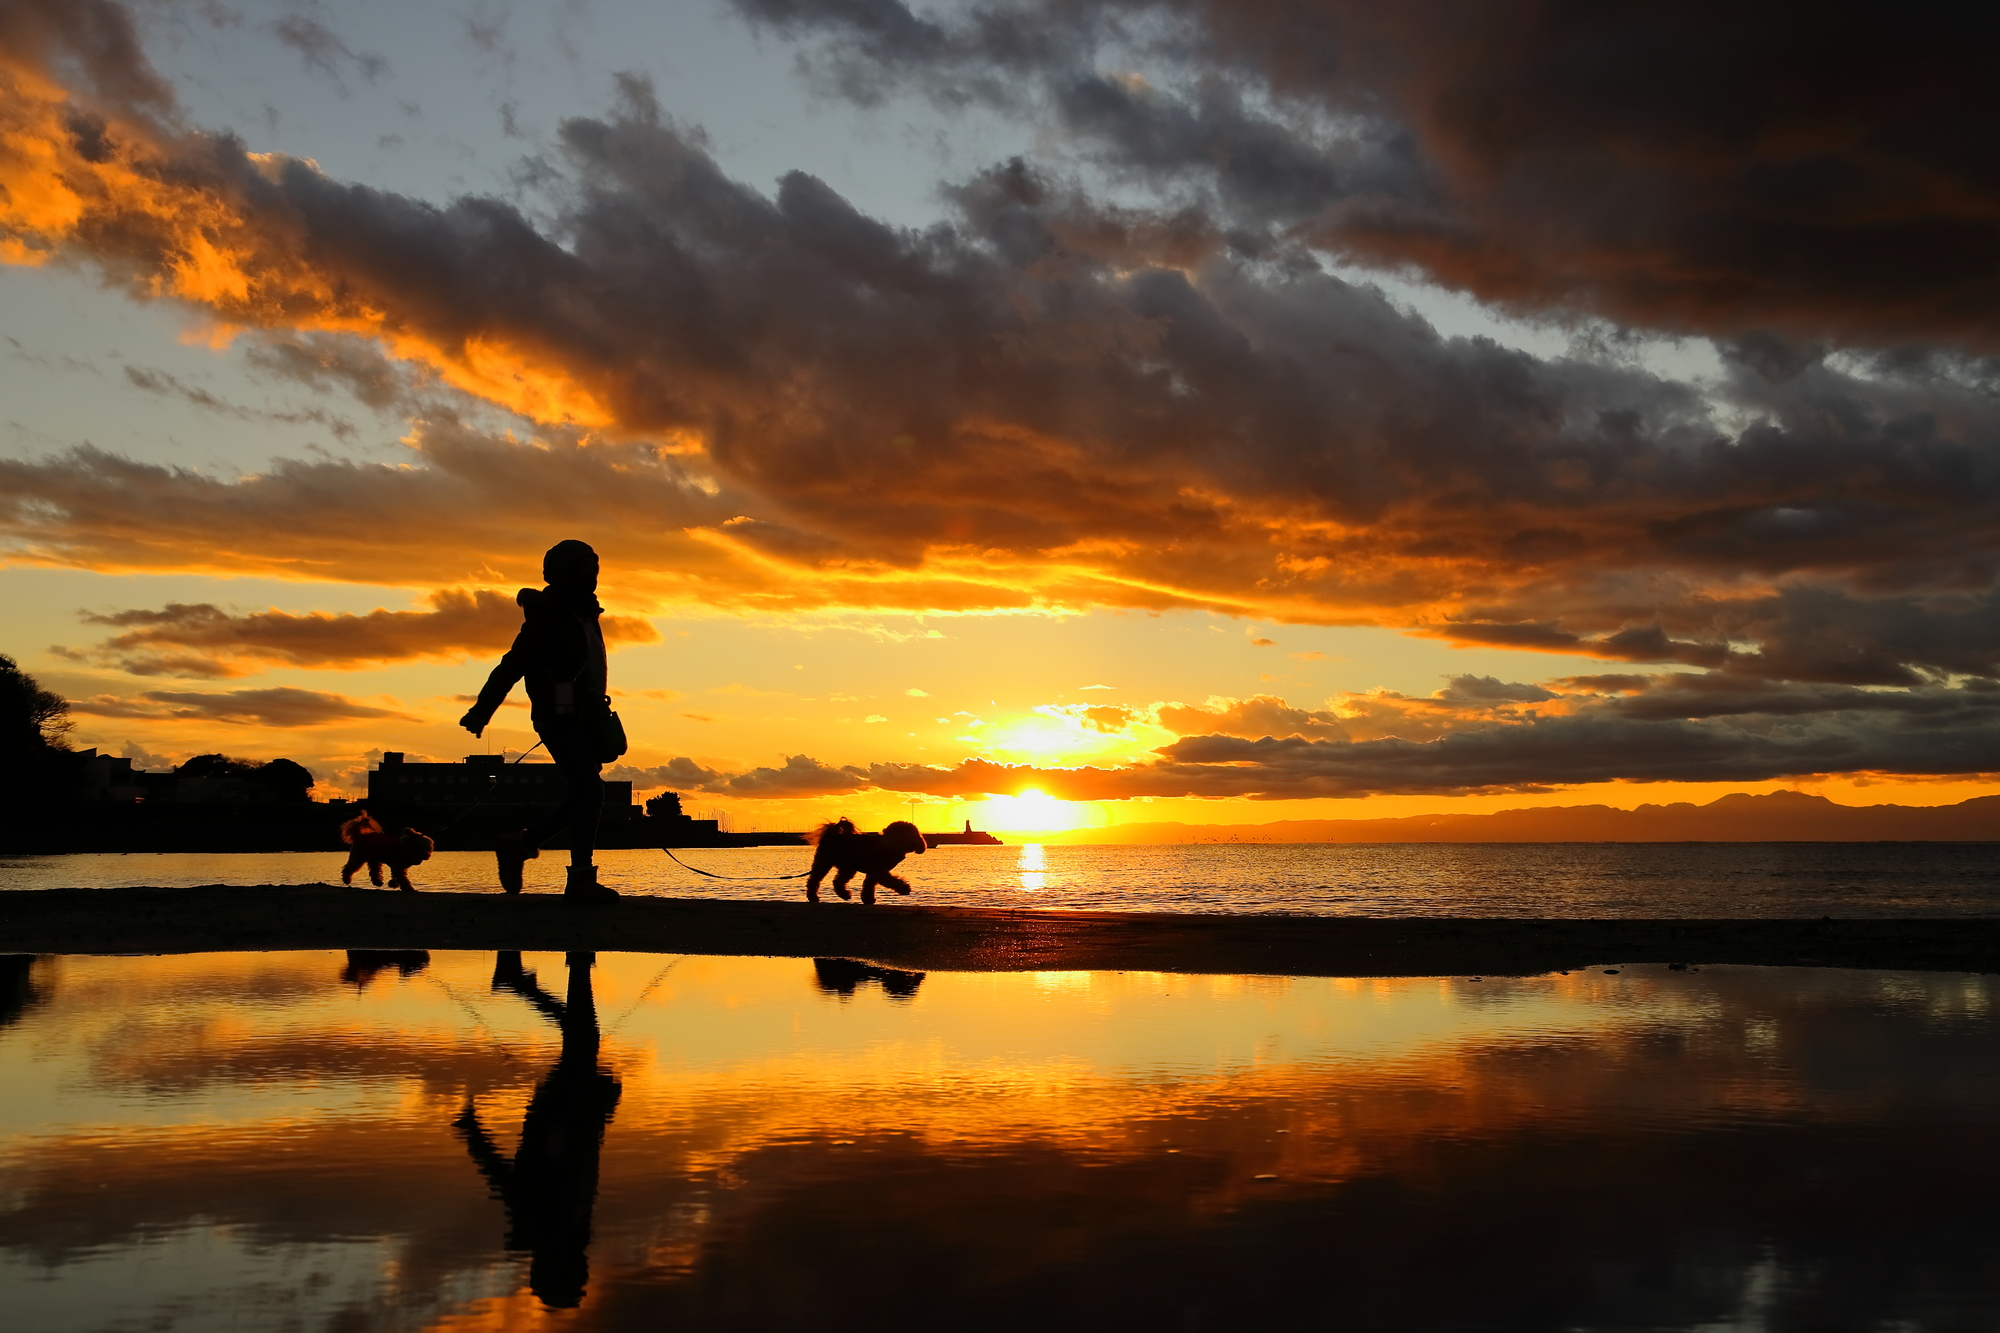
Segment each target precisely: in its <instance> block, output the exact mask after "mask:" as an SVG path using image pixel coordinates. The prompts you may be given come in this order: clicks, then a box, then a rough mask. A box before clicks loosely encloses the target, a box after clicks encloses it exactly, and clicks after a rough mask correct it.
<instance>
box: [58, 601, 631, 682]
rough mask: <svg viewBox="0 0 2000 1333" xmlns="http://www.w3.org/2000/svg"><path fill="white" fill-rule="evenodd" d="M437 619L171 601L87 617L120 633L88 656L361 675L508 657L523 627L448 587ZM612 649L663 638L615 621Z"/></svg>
mask: <svg viewBox="0 0 2000 1333" xmlns="http://www.w3.org/2000/svg"><path fill="white" fill-rule="evenodd" d="M430 603H431V609H430V610H428V611H370V612H369V613H367V614H366V615H353V614H347V613H342V614H337V615H336V614H327V613H319V614H311V615H294V614H291V613H289V612H285V611H276V610H272V611H260V612H253V613H250V614H233V613H231V612H228V611H225V610H223V609H222V608H220V607H217V606H213V605H210V604H209V603H206V602H202V603H196V604H193V605H188V604H183V603H179V602H170V603H168V604H167V605H166V606H165V607H162V608H160V609H158V610H129V611H113V612H108V613H101V612H84V613H83V614H82V618H83V620H84V621H85V622H86V623H87V624H92V625H104V626H109V627H111V628H113V629H116V630H118V631H120V632H119V633H116V634H113V635H111V636H110V637H109V638H107V639H105V640H104V641H102V642H101V643H99V644H97V645H96V646H95V647H94V648H93V649H92V650H91V651H90V652H89V653H88V654H80V653H74V652H67V651H66V652H65V654H64V655H65V656H70V657H72V658H78V657H88V658H94V659H96V660H102V661H110V662H113V663H115V664H116V665H117V667H118V668H119V669H120V670H121V671H126V672H129V673H131V674H132V675H136V676H161V675H175V676H207V677H218V678H219V677H229V676H240V675H246V674H249V673H250V672H252V671H255V670H259V669H261V668H262V667H264V666H267V665H270V664H282V665H286V666H299V667H332V668H336V669H339V668H352V667H359V666H373V665H379V664H382V663H387V662H402V661H413V660H422V659H439V658H442V659H455V658H459V657H462V656H465V655H466V654H469V653H471V654H480V653H490V652H496V651H500V650H503V649H505V648H506V647H507V645H508V644H509V643H511V642H513V639H514V634H515V632H516V631H517V630H519V629H520V627H521V610H520V608H519V607H518V606H516V605H515V604H514V599H513V598H512V597H508V596H504V595H502V594H500V593H496V592H492V591H489V590H486V589H475V590H471V591H467V590H464V589H457V588H445V589H441V590H440V591H438V592H434V593H432V594H431V595H430ZM601 623H602V625H603V628H604V638H605V642H606V643H607V644H609V645H612V646H614V647H615V646H617V645H619V644H624V643H653V642H656V641H657V640H658V638H659V632H658V631H657V630H655V629H654V628H653V627H652V625H651V623H649V622H648V621H646V620H644V619H641V618H640V617H637V616H620V615H610V614H607V615H606V616H604V617H603V619H602V621H601Z"/></svg>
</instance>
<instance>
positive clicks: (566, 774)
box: [531, 728, 618, 900]
mask: <svg viewBox="0 0 2000 1333" xmlns="http://www.w3.org/2000/svg"><path fill="white" fill-rule="evenodd" d="M543 740H544V742H545V743H546V744H547V745H548V747H549V757H550V758H551V759H553V760H555V762H556V767H557V768H559V769H561V770H562V774H563V778H564V780H565V781H566V782H567V783H568V785H569V791H568V794H567V795H566V797H565V798H564V800H563V804H562V809H561V811H560V812H559V813H558V814H557V816H556V822H557V825H558V827H561V826H567V827H568V829H569V847H570V852H569V877H568V883H567V884H566V886H565V887H564V890H563V892H564V893H565V894H567V895H569V896H571V897H575V898H591V899H600V898H601V899H606V900H608V899H612V898H616V897H617V896H618V895H617V894H616V893H615V892H614V891H612V890H610V889H607V888H605V887H604V886H603V885H601V884H599V883H598V882H597V867H596V865H595V864H594V863H593V855H594V853H595V852H596V851H597V822H598V817H599V815H600V814H602V812H603V810H604V779H603V778H601V777H600V776H598V775H599V773H601V772H602V771H603V768H604V765H603V764H602V763H601V762H600V761H599V760H598V758H597V749H596V742H595V741H594V740H592V739H591V738H590V737H589V736H588V735H587V734H586V731H585V729H583V728H575V729H570V728H564V729H562V730H560V731H558V730H556V729H554V728H551V729H550V730H549V731H547V732H545V733H543ZM531 832H532V830H531Z"/></svg>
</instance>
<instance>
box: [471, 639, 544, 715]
mask: <svg viewBox="0 0 2000 1333" xmlns="http://www.w3.org/2000/svg"><path fill="white" fill-rule="evenodd" d="M534 637H535V636H534V632H533V625H532V623H524V624H523V625H522V626H521V629H520V632H519V633H517V634H516V635H515V636H514V646H513V647H511V648H509V649H508V650H507V652H506V654H505V655H504V656H503V657H501V659H500V665H498V666H496V667H494V668H493V674H492V675H490V676H488V677H487V678H486V687H485V688H484V689H482V690H480V691H479V699H478V701H477V702H476V703H474V704H473V705H472V707H470V708H468V709H466V710H465V716H464V717H462V718H460V719H459V720H458V725H459V726H461V727H464V728H465V729H466V730H467V731H469V732H471V733H472V734H473V735H475V736H477V735H479V733H481V732H482V731H485V730H486V724H487V723H489V722H491V721H492V720H493V715H494V714H495V713H497V712H499V711H500V705H501V704H504V703H506V702H507V693H508V691H510V690H512V689H513V688H514V685H515V683H516V682H517V681H519V680H520V679H521V677H522V676H524V675H526V674H527V672H528V663H529V661H530V660H531V658H532V655H533V650H532V643H533V639H534Z"/></svg>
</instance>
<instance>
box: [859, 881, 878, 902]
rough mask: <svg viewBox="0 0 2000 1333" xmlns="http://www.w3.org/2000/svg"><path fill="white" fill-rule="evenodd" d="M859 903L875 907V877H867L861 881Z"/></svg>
mask: <svg viewBox="0 0 2000 1333" xmlns="http://www.w3.org/2000/svg"><path fill="white" fill-rule="evenodd" d="M861 901H862V903H863V904H864V905H865V906H868V907H873V906H874V905H875V877H874V876H873V875H869V876H867V877H866V878H864V879H863V880H862V881H861Z"/></svg>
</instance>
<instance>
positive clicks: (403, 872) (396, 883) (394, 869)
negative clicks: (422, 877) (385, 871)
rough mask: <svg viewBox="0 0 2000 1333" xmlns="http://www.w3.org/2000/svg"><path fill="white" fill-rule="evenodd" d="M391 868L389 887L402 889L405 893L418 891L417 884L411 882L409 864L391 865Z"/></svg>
mask: <svg viewBox="0 0 2000 1333" xmlns="http://www.w3.org/2000/svg"><path fill="white" fill-rule="evenodd" d="M389 870H390V875H389V887H391V888H394V889H401V890H402V891H403V892H404V893H415V892H416V891H417V886H416V885H414V884H412V883H410V868H409V867H408V866H390V867H389Z"/></svg>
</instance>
